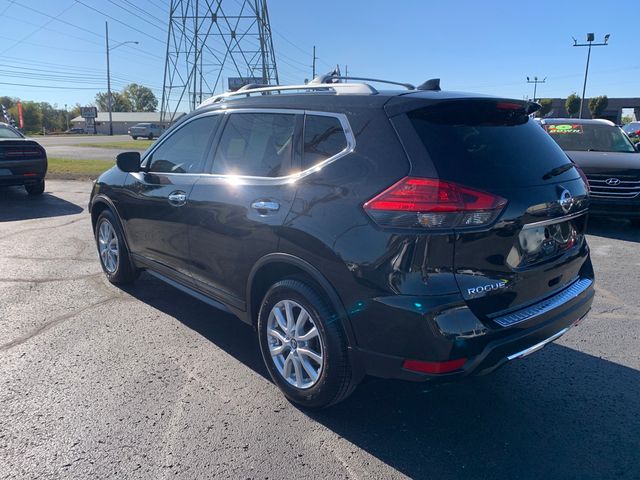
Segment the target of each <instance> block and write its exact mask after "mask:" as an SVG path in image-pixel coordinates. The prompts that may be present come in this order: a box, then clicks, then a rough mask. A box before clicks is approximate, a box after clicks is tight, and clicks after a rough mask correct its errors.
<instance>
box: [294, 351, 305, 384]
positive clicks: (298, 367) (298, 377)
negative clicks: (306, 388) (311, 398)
mask: <svg viewBox="0 0 640 480" xmlns="http://www.w3.org/2000/svg"><path fill="white" fill-rule="evenodd" d="M291 362H292V363H293V371H294V372H295V374H296V380H295V382H296V387H298V388H299V387H301V386H302V382H303V381H304V379H303V378H302V367H301V365H300V359H299V358H298V356H297V355H293V359H292V360H291Z"/></svg>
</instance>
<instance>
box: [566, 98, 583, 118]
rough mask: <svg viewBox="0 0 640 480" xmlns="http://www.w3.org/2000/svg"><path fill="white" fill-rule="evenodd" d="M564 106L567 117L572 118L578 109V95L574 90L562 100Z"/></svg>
mask: <svg viewBox="0 0 640 480" xmlns="http://www.w3.org/2000/svg"><path fill="white" fill-rule="evenodd" d="M564 108H565V109H566V110H567V113H568V114H569V117H571V118H573V116H574V115H575V114H576V113H578V112H579V111H580V97H579V96H578V95H576V93H575V92H574V93H572V94H571V95H569V96H568V97H567V100H566V101H565V102H564Z"/></svg>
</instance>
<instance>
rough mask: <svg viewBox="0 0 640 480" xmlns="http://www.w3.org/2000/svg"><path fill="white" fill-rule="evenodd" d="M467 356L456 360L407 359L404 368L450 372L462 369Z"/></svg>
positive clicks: (430, 371) (428, 371) (419, 370)
mask: <svg viewBox="0 0 640 480" xmlns="http://www.w3.org/2000/svg"><path fill="white" fill-rule="evenodd" d="M466 361H467V359H466V358H457V359H455V360H448V361H446V362H423V361H422V360H405V361H404V362H402V368H404V369H405V370H411V371H413V372H420V373H431V374H441V373H450V372H455V371H456V370H460V369H461V368H462V367H463V366H464V364H465V362H466Z"/></svg>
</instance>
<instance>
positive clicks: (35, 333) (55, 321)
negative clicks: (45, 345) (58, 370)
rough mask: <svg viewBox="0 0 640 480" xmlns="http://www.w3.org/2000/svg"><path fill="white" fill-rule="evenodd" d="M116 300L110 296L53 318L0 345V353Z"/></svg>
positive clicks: (115, 297)
mask: <svg viewBox="0 0 640 480" xmlns="http://www.w3.org/2000/svg"><path fill="white" fill-rule="evenodd" d="M117 298H119V297H118V296H112V297H108V298H104V299H102V300H100V301H98V302H94V303H92V304H90V305H87V306H85V307H82V308H79V309H78V310H75V311H73V312H69V313H65V314H64V315H60V316H58V317H56V318H54V319H53V320H51V321H49V322H47V323H45V324H44V325H41V326H39V327H38V328H36V329H34V330H32V331H30V332H29V333H27V334H25V335H22V336H21V337H18V338H16V339H15V340H12V341H11V342H9V343H5V344H4V345H0V352H6V351H7V350H10V349H12V348H14V347H17V346H18V345H22V344H23V343H25V342H26V341H28V340H30V339H32V338H34V337H36V336H38V335H41V334H42V333H45V332H46V331H48V330H51V329H52V328H53V327H55V326H57V325H60V324H61V323H63V322H65V321H67V320H70V319H72V318H74V317H76V316H77V315H80V314H81V313H83V312H86V311H87V310H91V309H92V308H96V307H99V306H100V305H104V304H105V303H109V302H112V301H113V300H116V299H117Z"/></svg>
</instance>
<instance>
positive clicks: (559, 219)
mask: <svg viewBox="0 0 640 480" xmlns="http://www.w3.org/2000/svg"><path fill="white" fill-rule="evenodd" d="M587 212H588V210H580V211H579V212H576V213H572V214H570V215H563V216H562V217H555V218H550V219H548V220H541V221H539V222H533V223H527V224H525V225H523V226H522V229H523V230H528V229H530V228H537V227H545V226H547V225H553V224H555V223H561V222H566V221H567V220H573V219H574V218H577V217H580V216H582V215H586V214H587Z"/></svg>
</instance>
